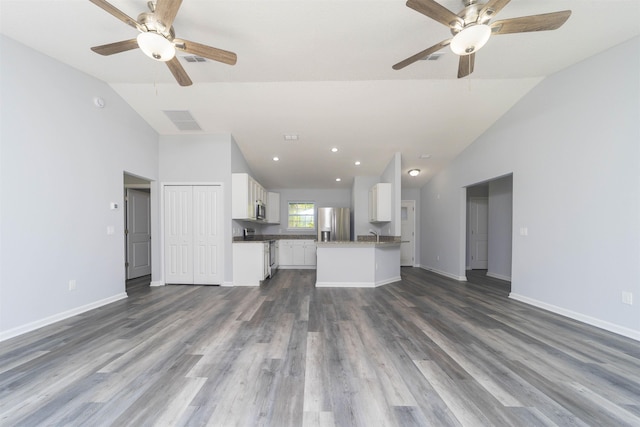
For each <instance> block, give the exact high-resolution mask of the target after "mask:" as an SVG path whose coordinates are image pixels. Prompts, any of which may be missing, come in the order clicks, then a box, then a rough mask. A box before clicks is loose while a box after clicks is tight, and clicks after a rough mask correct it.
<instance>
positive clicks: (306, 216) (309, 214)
mask: <svg viewBox="0 0 640 427" xmlns="http://www.w3.org/2000/svg"><path fill="white" fill-rule="evenodd" d="M288 228H293V229H298V230H300V229H302V230H313V229H315V228H316V224H315V203H308V202H289V223H288Z"/></svg>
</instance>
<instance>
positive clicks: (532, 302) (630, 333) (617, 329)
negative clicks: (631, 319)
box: [509, 292, 640, 341]
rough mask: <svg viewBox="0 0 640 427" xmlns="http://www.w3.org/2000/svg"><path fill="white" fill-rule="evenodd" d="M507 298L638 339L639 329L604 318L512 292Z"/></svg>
mask: <svg viewBox="0 0 640 427" xmlns="http://www.w3.org/2000/svg"><path fill="white" fill-rule="evenodd" d="M509 298H512V299H514V300H516V301H520V302H523V303H525V304H529V305H532V306H534V307H538V308H541V309H543V310H547V311H550V312H552V313H556V314H560V315H561V316H565V317H568V318H570V319H573V320H577V321H579V322H582V323H586V324H587V325H591V326H595V327H597V328H600V329H604V330H605V331H609V332H613V333H616V334H619V335H622V336H625V337H627V338H631V339H634V340H636V341H640V331H636V330H633V329H630V328H626V327H624V326H619V325H616V324H614V323H609V322H606V321H604V320H600V319H596V318H595V317H591V316H587V315H584V314H582V313H578V312H575V311H572V310H567V309H566V308H562V307H558V306H556V305H553V304H548V303H546V302H542V301H538V300H536V299H533V298H529V297H526V296H524V295H518V294H514V293H513V292H511V293H510V294H509Z"/></svg>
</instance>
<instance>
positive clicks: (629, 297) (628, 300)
mask: <svg viewBox="0 0 640 427" xmlns="http://www.w3.org/2000/svg"><path fill="white" fill-rule="evenodd" d="M622 303H623V304H629V305H633V294H632V293H631V292H622Z"/></svg>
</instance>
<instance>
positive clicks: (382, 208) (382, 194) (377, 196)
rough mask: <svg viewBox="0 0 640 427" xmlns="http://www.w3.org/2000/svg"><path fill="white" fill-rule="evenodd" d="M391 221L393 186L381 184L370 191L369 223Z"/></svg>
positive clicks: (385, 183)
mask: <svg viewBox="0 0 640 427" xmlns="http://www.w3.org/2000/svg"><path fill="white" fill-rule="evenodd" d="M389 221H391V184H390V183H387V182H381V183H378V184H376V185H374V186H373V187H371V189H370V190H369V222H389Z"/></svg>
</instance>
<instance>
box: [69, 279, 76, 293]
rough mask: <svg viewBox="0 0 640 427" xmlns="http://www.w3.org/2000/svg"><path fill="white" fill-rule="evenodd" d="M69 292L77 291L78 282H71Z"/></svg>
mask: <svg viewBox="0 0 640 427" xmlns="http://www.w3.org/2000/svg"><path fill="white" fill-rule="evenodd" d="M69 290H70V291H75V290H76V281H75V279H74V280H69Z"/></svg>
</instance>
